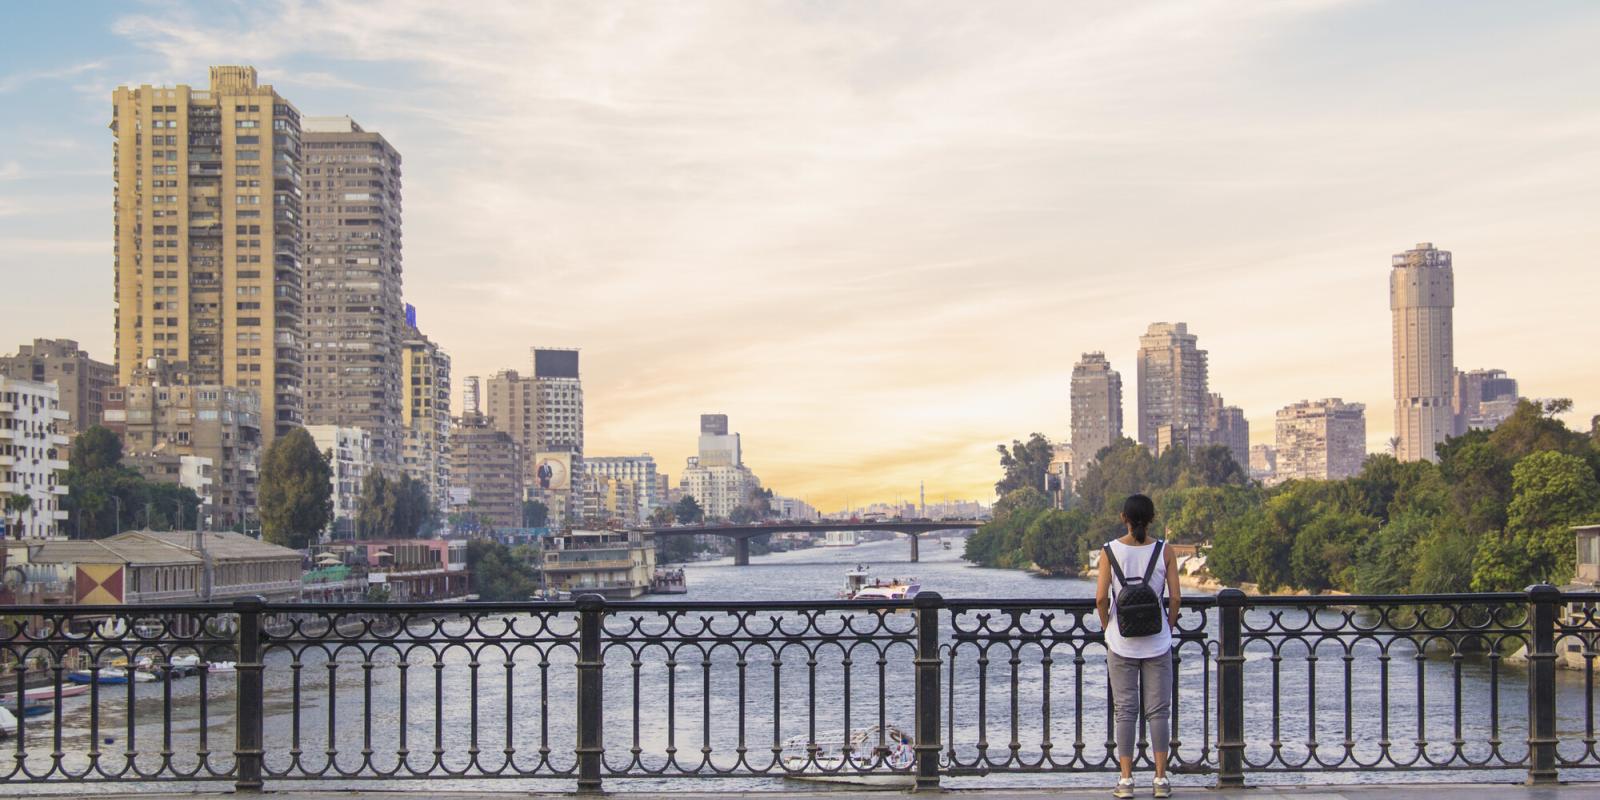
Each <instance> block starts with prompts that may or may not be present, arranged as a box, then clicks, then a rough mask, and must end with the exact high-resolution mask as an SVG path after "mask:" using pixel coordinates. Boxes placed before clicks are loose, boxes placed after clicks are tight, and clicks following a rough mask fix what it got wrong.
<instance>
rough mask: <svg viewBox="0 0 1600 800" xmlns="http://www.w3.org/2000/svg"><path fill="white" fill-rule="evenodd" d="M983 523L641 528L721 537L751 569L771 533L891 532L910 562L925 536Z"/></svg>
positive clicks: (668, 533)
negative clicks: (757, 543)
mask: <svg viewBox="0 0 1600 800" xmlns="http://www.w3.org/2000/svg"><path fill="white" fill-rule="evenodd" d="M982 524H983V520H977V519H941V520H883V521H876V522H809V523H808V522H803V521H776V522H757V523H752V524H749V525H673V526H668V527H652V528H641V529H638V530H642V531H644V532H645V533H647V534H649V535H651V536H655V537H657V538H668V537H675V536H699V535H708V536H721V537H724V538H727V539H732V540H733V541H734V551H733V563H734V565H735V566H741V567H743V566H748V565H749V564H750V540H751V539H753V538H755V537H757V536H762V535H765V534H772V533H826V532H827V531H860V532H869V531H888V532H890V533H898V534H901V535H903V536H906V537H908V538H910V540H911V561H912V562H917V561H921V560H922V553H921V548H920V542H921V539H922V537H923V536H926V535H927V534H930V533H940V532H943V531H970V530H975V529H976V528H977V527H978V526H980V525H982Z"/></svg>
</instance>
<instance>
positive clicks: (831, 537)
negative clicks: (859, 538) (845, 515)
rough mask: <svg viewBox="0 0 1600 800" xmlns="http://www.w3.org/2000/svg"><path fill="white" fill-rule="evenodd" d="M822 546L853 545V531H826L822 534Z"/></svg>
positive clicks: (854, 544) (854, 539) (854, 541)
mask: <svg viewBox="0 0 1600 800" xmlns="http://www.w3.org/2000/svg"><path fill="white" fill-rule="evenodd" d="M822 546H823V547H855V546H856V532H855V531H828V532H826V533H824V534H823V539H822Z"/></svg>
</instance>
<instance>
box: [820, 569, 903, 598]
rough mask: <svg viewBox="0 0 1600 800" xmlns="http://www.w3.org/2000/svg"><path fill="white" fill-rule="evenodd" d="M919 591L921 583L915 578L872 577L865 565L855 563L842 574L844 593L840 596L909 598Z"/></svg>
mask: <svg viewBox="0 0 1600 800" xmlns="http://www.w3.org/2000/svg"><path fill="white" fill-rule="evenodd" d="M920 591H922V584H920V583H918V582H917V579H916V578H890V579H889V580H888V581H884V580H882V579H879V578H873V577H872V573H871V572H870V571H869V570H868V569H867V568H866V567H864V566H861V565H857V566H856V568H855V569H853V570H850V571H849V572H846V573H845V574H844V594H842V595H840V596H841V597H843V598H844V599H846V600H910V599H912V598H913V597H916V596H917V593H918V592H920Z"/></svg>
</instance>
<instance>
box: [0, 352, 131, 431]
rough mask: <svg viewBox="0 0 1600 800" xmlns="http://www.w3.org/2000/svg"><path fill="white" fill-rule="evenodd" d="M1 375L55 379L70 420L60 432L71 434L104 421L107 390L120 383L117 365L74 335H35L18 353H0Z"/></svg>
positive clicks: (61, 407) (52, 380)
mask: <svg viewBox="0 0 1600 800" xmlns="http://www.w3.org/2000/svg"><path fill="white" fill-rule="evenodd" d="M0 375H4V376H6V377H8V378H17V379H20V380H27V381H40V382H46V383H54V384H55V385H56V389H57V390H58V392H59V395H60V409H61V410H62V411H65V412H67V420H66V421H65V422H62V423H61V424H60V425H58V426H57V428H58V432H59V433H61V434H63V435H65V436H67V437H71V436H74V435H76V434H79V433H82V432H83V431H84V430H86V429H88V428H91V427H94V426H95V425H99V424H100V412H101V408H102V407H101V403H102V402H103V401H104V399H105V390H106V389H109V388H110V387H112V386H115V385H116V383H117V368H116V367H113V366H112V365H110V364H107V363H104V362H101V361H96V360H94V359H92V358H90V357H89V354H88V353H86V352H84V351H83V350H81V349H79V348H78V343H77V342H75V341H73V340H71V339H34V340H33V344H25V345H22V346H20V347H18V348H17V352H16V354H15V355H10V356H0Z"/></svg>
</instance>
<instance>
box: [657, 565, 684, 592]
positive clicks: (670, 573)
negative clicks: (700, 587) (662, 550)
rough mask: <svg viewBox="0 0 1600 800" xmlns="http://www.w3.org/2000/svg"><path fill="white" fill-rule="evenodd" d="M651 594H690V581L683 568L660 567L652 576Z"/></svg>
mask: <svg viewBox="0 0 1600 800" xmlns="http://www.w3.org/2000/svg"><path fill="white" fill-rule="evenodd" d="M650 593H651V594H688V593H689V583H688V581H687V580H685V579H684V577H683V570H681V569H658V570H656V571H655V574H654V575H652V576H650Z"/></svg>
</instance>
